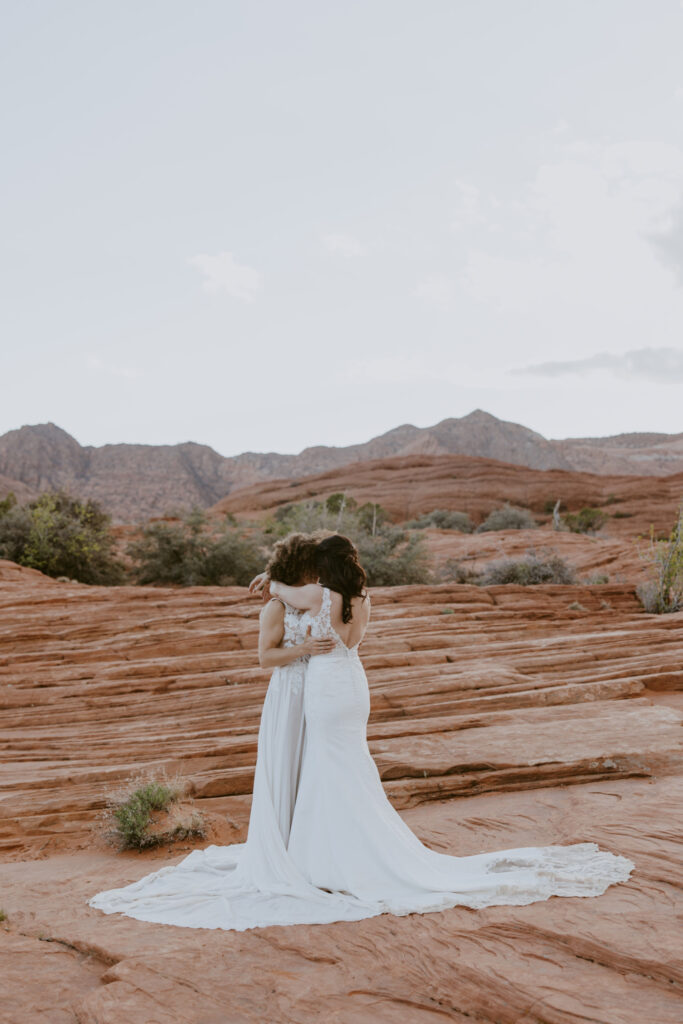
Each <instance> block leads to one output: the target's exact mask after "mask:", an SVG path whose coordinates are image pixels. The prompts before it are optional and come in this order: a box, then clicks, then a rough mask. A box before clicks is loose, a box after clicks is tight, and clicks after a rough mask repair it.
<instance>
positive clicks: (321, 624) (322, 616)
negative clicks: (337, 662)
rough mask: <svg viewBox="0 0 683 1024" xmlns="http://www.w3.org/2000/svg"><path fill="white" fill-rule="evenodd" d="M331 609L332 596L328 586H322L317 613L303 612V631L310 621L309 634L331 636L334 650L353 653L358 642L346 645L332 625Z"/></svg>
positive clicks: (358, 644)
mask: <svg viewBox="0 0 683 1024" xmlns="http://www.w3.org/2000/svg"><path fill="white" fill-rule="evenodd" d="M331 609H332V597H331V593H330V590H329V587H323V599H322V604H321V605H320V611H319V612H318V613H317V615H311V613H310V612H304V618H305V620H306V623H305V626H304V631H305V628H306V626H308V624H309V623H310V626H311V635H312V636H315V637H326V636H329V637H332V638H333V639H334V642H335V650H336V651H338V652H340V653H342V654H348V655H355V654H356V653H357V651H358V647H359V646H360V643H357V644H354V646H353V647H347V646H346V644H345V643H344V641H343V640H342V638H341V637H340V636H339V633H338V632H337V630H336V629H335V628H334V626H333V625H332V619H331V617H330V613H331Z"/></svg>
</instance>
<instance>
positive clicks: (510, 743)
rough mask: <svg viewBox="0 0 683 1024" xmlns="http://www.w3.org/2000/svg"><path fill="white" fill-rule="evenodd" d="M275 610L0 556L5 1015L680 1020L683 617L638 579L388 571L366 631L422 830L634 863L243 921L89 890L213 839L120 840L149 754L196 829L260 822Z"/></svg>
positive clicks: (240, 827)
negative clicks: (67, 574) (269, 632)
mask: <svg viewBox="0 0 683 1024" xmlns="http://www.w3.org/2000/svg"><path fill="white" fill-rule="evenodd" d="M583 540H585V538H583ZM506 543H507V541H506ZM258 612H259V605H258V602H257V601H255V600H254V599H250V598H248V597H247V596H246V595H245V591H244V590H242V589H239V588H228V589H220V588H191V589H184V590H183V589H179V590H174V589H170V588H164V589H162V588H159V589H155V588H133V587H120V588H109V589H108V588H102V587H87V586H84V585H79V584H68V583H59V582H57V581H53V580H48V579H46V578H44V577H43V576H41V575H40V573H37V572H34V571H31V570H26V569H20V568H19V567H17V566H14V565H13V564H11V563H7V562H0V703H1V706H2V714H1V718H0V763H1V764H2V774H1V776H0V779H1V782H0V860H1V861H2V862H1V863H0V907H1V908H2V909H3V910H4V911H5V912H6V914H7V921H6V922H5V924H4V925H2V924H0V954H10V955H9V956H7V955H5V956H4V957H3V968H2V978H3V991H2V997H1V999H0V1020H2V1021H12V1022H21V1024H24V1022H26V1024H29V1022H33V1021H36V1022H37V1021H46V1022H49V1024H62V1022H64V1024H66V1022H74V1021H77V1022H79V1024H124V1022H125V1024H138V1022H139V1024H151V1022H157V1024H243V1022H244V1024H246V1022H249V1024H264V1022H268V1024H279V1022H296V1024H304V1022H308V1021H320V1020H325V1021H328V1020H329V1021H334V1022H337V1024H363V1022H373V1024H377V1022H386V1024H423V1022H424V1024H428V1022H434V1021H436V1020H444V1021H454V1022H459V1024H472V1022H473V1021H477V1022H478V1024H494V1022H500V1024H535V1022H544V1024H585V1022H586V1021H593V1022H599V1024H680V1020H681V1006H682V1003H681V983H682V982H683V970H682V968H681V960H680V937H679V935H678V933H677V931H676V921H675V909H676V906H677V905H678V907H679V908H680V903H681V885H682V883H683V874H682V871H681V863H680V859H679V858H678V859H677V856H676V853H677V850H680V843H681V840H682V839H683V835H682V833H681V818H680V806H681V798H683V782H682V780H681V767H682V760H683V759H682V747H681V737H682V735H683V733H682V731H681V724H682V723H683V698H682V696H681V690H683V667H682V665H683V659H682V657H681V651H682V650H683V613H679V614H676V615H669V616H652V615H647V614H645V613H644V612H643V611H642V609H641V607H640V605H639V603H638V601H637V600H636V598H635V596H634V593H633V589H632V585H630V584H614V585H613V584H609V585H604V586H571V587H560V586H540V587H529V588H521V587H516V586H504V587H490V588H479V587H473V586H452V585H445V586H438V587H404V588H403V587H402V588H387V589H384V590H377V591H375V592H374V593H373V623H372V626H371V629H370V632H369V634H368V637H367V640H366V642H365V643H364V644H363V648H362V657H363V660H364V663H365V665H366V668H367V670H368V676H369V680H370V687H371V695H372V712H371V720H370V725H369V731H368V735H369V743H370V749H371V751H372V753H373V756H374V757H375V759H376V761H377V764H378V766H379V768H380V771H381V774H382V777H383V779H384V782H385V786H386V789H387V792H388V794H389V796H390V799H391V800H392V801H393V802H394V803H395V805H396V806H397V807H398V808H399V809H400V810H401V813H402V815H403V816H404V817H405V819H406V821H407V822H408V823H409V824H410V826H411V828H413V829H414V831H415V832H416V833H417V834H418V835H419V837H420V838H421V839H422V840H423V841H424V842H426V843H427V844H429V845H430V846H432V847H433V848H435V849H438V850H441V851H447V852H450V853H453V854H456V855H466V854H470V853H475V852H480V851H484V850H494V849H503V848H511V847H519V846H525V845H545V844H550V843H573V842H583V841H590V842H597V843H598V844H599V845H600V846H601V848H605V849H609V850H611V851H613V852H615V853H620V854H623V855H625V856H627V857H629V858H630V859H632V860H633V861H634V862H635V865H636V867H635V871H634V872H633V874H632V876H631V878H630V879H629V881H628V882H627V883H625V884H622V885H619V886H613V887H611V888H610V889H608V890H607V892H606V893H605V894H604V895H603V896H601V897H598V898H596V899H581V898H572V899H567V898H558V897H553V898H552V899H551V900H549V901H547V902H545V903H539V904H532V905H530V906H527V907H499V908H495V907H494V908H489V909H487V910H483V911H471V910H468V909H466V908H454V909H452V910H448V911H445V912H442V913H434V914H426V915H409V916H407V917H401V918H399V917H393V916H389V915H383V916H381V917H378V918H373V919H370V920H367V921H362V922H359V923H340V924H334V925H319V926H296V927H291V928H270V929H263V930H254V931H250V932H245V933H234V932H221V931H207V930H194V929H180V928H172V927H168V926H163V925H154V924H147V923H144V922H139V921H135V920H132V919H129V918H125V917H119V916H116V915H113V916H107V915H103V914H101V913H99V912H98V911H96V910H93V909H91V908H89V907H88V906H87V899H88V898H89V897H90V896H91V895H92V894H93V893H95V892H97V891H99V890H100V889H103V888H111V887H113V886H116V885H123V884H126V883H128V882H132V881H134V880H135V879H137V878H139V877H141V876H142V875H143V874H146V873H148V872H150V871H152V870H155V869H156V868H157V867H160V866H162V865H164V864H168V863H175V862H177V861H178V860H180V859H181V858H182V857H184V856H186V853H187V850H188V849H190V848H191V847H190V845H189V844H187V843H184V844H182V845H180V846H176V847H173V848H171V849H168V850H151V851H147V852H146V853H144V854H136V853H127V854H116V853H114V852H113V851H112V850H111V848H109V847H107V846H106V845H105V843H104V841H103V839H102V837H101V836H100V835H99V833H98V831H97V816H98V814H99V812H100V810H101V808H102V806H103V803H104V800H105V797H106V793H107V791H108V790H109V789H111V788H113V787H114V786H115V785H116V783H117V782H119V781H120V780H121V779H123V778H128V777H130V776H131V775H133V774H135V773H136V772H137V771H138V770H139V769H141V768H143V767H148V768H150V769H154V768H157V769H161V768H165V769H166V770H167V771H168V772H170V773H173V772H175V771H176V770H179V771H181V772H182V773H183V774H184V775H185V776H187V777H188V779H190V780H191V782H192V787H193V791H194V797H195V806H196V807H197V808H198V809H199V810H201V811H203V813H204V814H205V815H206V817H207V819H208V821H209V823H210V834H209V836H208V837H207V839H206V840H205V841H204V843H199V844H195V845H200V846H201V845H204V844H205V843H208V842H214V843H229V842H234V841H239V840H242V839H244V837H245V834H246V825H247V822H248V814H249V805H250V787H251V782H252V776H253V766H254V760H255V755H256V736H257V729H258V723H259V715H260V709H261V704H262V701H263V697H264V694H265V689H266V685H267V674H266V673H264V672H262V671H261V670H260V669H259V668H258V667H257V665H256V658H255V644H256V635H257V628H258ZM3 929H4V930H3ZM27 982H30V984H27Z"/></svg>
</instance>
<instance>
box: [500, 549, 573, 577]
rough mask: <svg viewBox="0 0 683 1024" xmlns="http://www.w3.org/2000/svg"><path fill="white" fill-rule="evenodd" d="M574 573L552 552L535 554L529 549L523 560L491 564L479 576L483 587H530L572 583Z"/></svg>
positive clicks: (501, 561)
mask: <svg viewBox="0 0 683 1024" xmlns="http://www.w3.org/2000/svg"><path fill="white" fill-rule="evenodd" d="M574 581H575V572H574V569H573V568H572V567H571V566H569V565H568V564H567V563H566V562H565V560H564V559H563V558H561V557H560V556H559V555H557V554H556V553H555V552H553V551H549V550H548V549H543V551H542V552H541V553H540V554H537V553H536V551H534V550H533V549H529V550H528V551H527V553H526V557H525V558H520V559H513V558H505V559H501V560H500V561H498V562H492V563H491V564H490V565H488V566H487V567H486V569H485V570H484V572H483V573H482V576H481V583H482V584H483V585H484V586H493V585H495V584H500V583H517V584H521V585H522V586H532V585H534V584H537V583H574Z"/></svg>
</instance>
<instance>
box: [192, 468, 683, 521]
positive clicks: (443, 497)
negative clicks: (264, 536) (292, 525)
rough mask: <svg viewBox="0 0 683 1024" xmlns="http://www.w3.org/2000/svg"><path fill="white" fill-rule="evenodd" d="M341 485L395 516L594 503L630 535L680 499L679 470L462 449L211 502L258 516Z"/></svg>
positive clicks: (682, 477)
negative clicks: (581, 466) (575, 468)
mask: <svg viewBox="0 0 683 1024" xmlns="http://www.w3.org/2000/svg"><path fill="white" fill-rule="evenodd" d="M338 491H345V492H346V493H347V494H348V495H349V496H350V497H352V498H355V499H356V500H357V501H359V502H361V503H362V502H366V501H372V502H379V504H380V505H382V506H383V507H384V508H386V510H387V511H388V512H389V513H390V514H391V515H392V517H393V518H394V519H395V520H397V521H405V520H407V519H412V518H414V517H417V516H419V515H421V514H422V513H424V512H431V511H432V510H433V509H435V508H447V509H457V510H458V511H460V512H467V513H468V514H469V515H470V516H471V517H472V519H473V521H474V522H475V523H479V522H481V521H482V520H483V519H484V518H485V517H486V516H487V515H488V513H489V512H490V511H491V509H493V508H495V507H497V506H499V505H502V504H503V502H504V501H506V500H507V501H510V502H511V503H512V504H513V505H521V506H524V507H526V508H529V509H530V510H531V511H532V512H533V513H534V514H535V515H536V517H537V518H538V521H539V522H544V521H546V522H550V521H551V520H552V516H551V515H550V513H549V512H548V511H547V503H548V502H551V503H553V504H554V502H555V501H557V499H558V498H559V499H560V500H561V506H560V512H561V513H562V514H564V513H565V512H567V511H577V510H578V509H581V508H583V506H584V505H588V506H601V507H602V508H603V511H604V512H605V513H606V514H607V516H608V524H606V525H605V527H604V528H603V533H605V534H609V535H610V536H617V537H618V536H629V537H633V536H635V535H636V534H637V533H643V534H648V533H649V529H650V524H651V523H652V524H653V525H654V527H655V530H656V531H658V532H660V531H661V532H664V533H666V534H667V535H668V533H669V532H670V531H671V529H672V527H673V525H674V523H675V521H676V519H677V510H678V507H679V506H680V503H681V501H683V473H677V474H672V475H671V476H667V477H661V478H657V479H653V478H652V477H634V476H596V475H595V474H593V473H575V472H566V471H564V470H534V469H525V468H523V467H520V466H512V465H510V464H508V463H505V462H496V461H495V460H493V459H474V458H469V457H468V456H466V455H437V456H428V455H414V456H411V457H406V458H402V459H382V460H379V461H377V462H365V463H356V464H355V465H353V466H348V467H346V468H345V469H341V470H335V471H334V472H330V473H320V474H318V475H317V476H309V477H304V478H303V479H301V480H273V481H269V482H268V483H262V484H254V485H253V486H251V487H247V488H243V489H240V490H239V491H236V492H235V493H234V494H231V495H229V496H228V497H227V498H223V500H222V501H219V502H218V503H217V504H216V505H214V506H213V508H212V509H211V512H212V514H214V515H223V514H225V513H232V514H233V515H238V516H240V517H253V518H259V517H262V516H264V515H266V514H268V513H272V512H273V511H274V510H275V509H276V508H277V507H278V506H280V505H284V504H287V503H290V502H300V501H307V500H309V499H315V498H322V497H326V496H327V495H329V494H333V493H335V492H338Z"/></svg>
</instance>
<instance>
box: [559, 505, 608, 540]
mask: <svg viewBox="0 0 683 1024" xmlns="http://www.w3.org/2000/svg"><path fill="white" fill-rule="evenodd" d="M564 522H565V523H566V525H567V526H568V527H569V529H570V530H571V531H572V533H597V532H598V530H600V529H601V528H602V527H603V526H604V525H605V523H606V522H607V515H606V514H605V513H604V512H601V511H600V509H599V508H588V506H586V507H585V508H582V509H581V511H580V512H567V514H566V515H565V517H564Z"/></svg>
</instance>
